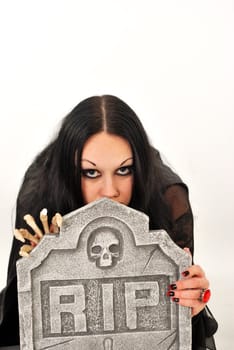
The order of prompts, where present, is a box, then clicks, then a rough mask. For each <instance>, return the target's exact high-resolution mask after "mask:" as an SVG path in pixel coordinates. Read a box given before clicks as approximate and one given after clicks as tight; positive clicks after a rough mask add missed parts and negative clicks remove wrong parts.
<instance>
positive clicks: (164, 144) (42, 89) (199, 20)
mask: <svg viewBox="0 0 234 350" xmlns="http://www.w3.org/2000/svg"><path fill="white" fill-rule="evenodd" d="M0 39H1V41H0V45H1V52H0V116H1V128H0V142H1V147H0V160H1V172H0V196H1V198H0V205H1V208H0V266H1V270H0V287H1V288H3V287H4V285H5V279H6V269H7V261H8V256H9V251H10V246H11V239H12V229H13V227H14V224H13V223H12V212H13V210H14V206H15V199H16V195H17V191H18V189H19V186H20V183H21V180H22V177H23V174H24V171H25V170H26V167H27V166H28V165H29V164H30V162H31V161H32V159H33V158H34V156H35V155H36V153H37V152H38V151H40V150H41V149H42V148H43V147H44V146H45V145H46V144H47V142H48V141H49V140H50V138H51V136H52V135H53V133H54V132H55V131H56V130H57V126H58V125H59V122H60V120H61V118H62V117H64V116H65V115H66V114H67V113H68V112H69V111H70V110H71V109H72V108H73V107H74V106H75V105H76V104H77V103H78V102H80V101H81V100H82V99H83V98H86V97H89V96H91V95H96V94H114V95H117V96H119V97H120V98H122V99H124V100H125V101H126V102H127V103H128V104H129V105H130V106H131V107H132V108H133V109H134V110H135V111H136V113H137V114H138V115H139V117H140V119H141V120H142V122H143V124H144V125H145V128H146V130H147V132H148V133H149V136H150V139H151V141H152V143H153V144H154V145H155V146H156V147H157V148H159V150H161V152H162V154H163V155H164V157H166V159H167V161H168V162H169V164H170V165H171V166H172V167H173V169H175V170H176V171H177V172H178V173H179V174H180V176H181V177H182V178H183V179H184V181H185V182H186V183H187V184H188V185H189V188H190V199H191V202H192V206H193V211H194V216H195V261H196V262H197V263H199V264H200V265H201V266H202V267H203V268H204V269H205V271H206V273H207V276H208V277H209V279H210V282H211V289H212V293H213V296H212V299H211V301H210V303H209V305H210V307H211V310H212V311H213V313H214V314H215V316H216V318H217V319H218V321H219V331H218V333H217V335H216V342H217V347H218V349H219V350H230V349H232V348H233V342H232V340H231V335H232V333H233V330H234V329H233V324H234V311H233V310H234V304H233V296H234V286H233V243H234V240H233V232H232V226H233V220H234V218H233V208H234V187H233V179H234V159H233V153H234V152H233V151H234V141H233V138H234V135H233V134H234V128H233V123H234V121H233V112H234V102H233V101H234V98H233V97H234V96H233V93H234V69H233V62H234V2H233V1H230V0H229V1H228V0H208V1H206V0H198V1H191V0H184V1H182V0H166V1H165V0H164V1H163V0H160V1H157V0H152V1H147V0H146V1H137V0H134V1H131V0H118V1H113V0H106V1H104V0H98V1H95V0H93V1H90V0H86V1H79V0H77V1H71V0H46V1H45V0H40V1H33V0H28V1H26V0H21V1H17V0H15V1H12V0H8V1H0Z"/></svg>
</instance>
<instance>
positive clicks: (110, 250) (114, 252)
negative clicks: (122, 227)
mask: <svg viewBox="0 0 234 350" xmlns="http://www.w3.org/2000/svg"><path fill="white" fill-rule="evenodd" d="M120 255H121V244H120V236H119V234H118V233H117V231H114V230H113V228H109V227H102V228H98V229H97V230H95V231H93V232H92V234H91V236H90V239H89V244H88V256H89V258H90V259H91V260H92V261H96V266H97V267H100V268H105V267H111V266H114V265H115V264H116V262H117V261H118V260H119V259H120Z"/></svg>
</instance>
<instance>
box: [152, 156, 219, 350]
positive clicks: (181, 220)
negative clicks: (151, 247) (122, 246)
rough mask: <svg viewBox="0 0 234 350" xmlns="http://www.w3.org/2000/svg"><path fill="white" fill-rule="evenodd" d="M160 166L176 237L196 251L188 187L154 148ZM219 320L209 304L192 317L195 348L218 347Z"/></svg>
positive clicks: (163, 190)
mask: <svg viewBox="0 0 234 350" xmlns="http://www.w3.org/2000/svg"><path fill="white" fill-rule="evenodd" d="M155 155H156V159H157V160H156V161H157V168H158V169H160V173H161V178H162V179H161V183H162V185H163V188H162V193H163V194H164V198H165V201H166V203H167V205H168V206H169V210H170V214H171V220H172V232H171V233H170V235H171V238H172V239H173V241H174V242H175V243H176V244H178V245H179V246H180V247H181V248H184V247H188V248H189V249H190V251H191V253H192V256H193V253H194V237H193V213H192V209H191V205H190V201H189V190H188V187H187V185H186V184H185V183H184V182H183V181H182V179H181V178H180V177H179V176H178V175H177V174H175V173H174V172H173V171H172V170H171V169H170V167H168V166H167V165H165V164H164V163H163V161H162V159H161V157H160V154H159V152H158V151H156V150H155ZM217 328H218V324H217V321H216V320H215V318H214V317H213V315H212V313H211V312H210V310H209V308H208V307H207V306H206V307H205V309H203V310H202V311H201V312H200V313H199V314H198V315H196V316H194V317H193V318H192V350H216V346H215V341H214V337H213V335H214V334H215V332H216V331H217Z"/></svg>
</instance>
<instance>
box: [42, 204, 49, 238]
mask: <svg viewBox="0 0 234 350" xmlns="http://www.w3.org/2000/svg"><path fill="white" fill-rule="evenodd" d="M40 220H41V222H42V225H43V229H44V232H45V233H50V229H49V224H48V216H47V209H46V208H44V209H42V210H41V212H40Z"/></svg>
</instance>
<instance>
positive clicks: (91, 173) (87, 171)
mask: <svg viewBox="0 0 234 350" xmlns="http://www.w3.org/2000/svg"><path fill="white" fill-rule="evenodd" d="M82 175H83V176H85V177H89V178H90V179H95V178H96V177H99V176H100V173H99V172H98V171H97V170H96V169H82Z"/></svg>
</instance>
